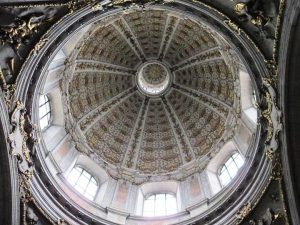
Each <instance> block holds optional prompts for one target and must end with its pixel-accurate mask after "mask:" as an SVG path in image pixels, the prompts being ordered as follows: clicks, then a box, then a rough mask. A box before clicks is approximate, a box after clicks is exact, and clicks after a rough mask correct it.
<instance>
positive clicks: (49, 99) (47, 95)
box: [39, 94, 53, 131]
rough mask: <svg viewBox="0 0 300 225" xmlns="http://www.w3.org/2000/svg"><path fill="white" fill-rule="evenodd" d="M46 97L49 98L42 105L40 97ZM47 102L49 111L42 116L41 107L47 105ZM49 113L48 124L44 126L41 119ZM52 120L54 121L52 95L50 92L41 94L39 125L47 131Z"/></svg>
mask: <svg viewBox="0 0 300 225" xmlns="http://www.w3.org/2000/svg"><path fill="white" fill-rule="evenodd" d="M45 97H46V98H47V101H45V102H44V103H43V104H42V105H40V99H41V98H45ZM46 104H48V105H49V111H48V112H47V113H46V114H45V115H43V116H42V117H40V109H41V107H43V106H45V105H46ZM48 114H50V118H49V120H48V124H47V125H46V126H44V127H43V128H42V126H41V120H42V119H43V118H44V117H46V116H47V115H48ZM52 122H53V112H52V105H51V97H50V96H49V94H43V95H40V98H39V127H40V128H41V130H42V131H45V130H46V129H47V128H49V127H50V126H51V124H52Z"/></svg>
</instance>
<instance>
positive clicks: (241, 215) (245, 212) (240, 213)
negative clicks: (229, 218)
mask: <svg viewBox="0 0 300 225" xmlns="http://www.w3.org/2000/svg"><path fill="white" fill-rule="evenodd" d="M251 211H252V204H251V203H250V202H248V203H246V204H245V205H244V206H243V207H242V208H241V209H240V210H239V211H238V212H237V214H236V218H237V220H238V223H237V224H239V222H241V221H243V220H244V219H245V218H246V217H247V216H248V215H249V213H250V212H251Z"/></svg>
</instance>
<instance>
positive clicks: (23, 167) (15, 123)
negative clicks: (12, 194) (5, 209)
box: [9, 101, 38, 181]
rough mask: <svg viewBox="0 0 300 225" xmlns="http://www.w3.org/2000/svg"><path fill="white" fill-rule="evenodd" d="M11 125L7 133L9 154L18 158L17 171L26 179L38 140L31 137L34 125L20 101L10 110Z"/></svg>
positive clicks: (28, 177) (29, 175)
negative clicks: (10, 129)
mask: <svg viewBox="0 0 300 225" xmlns="http://www.w3.org/2000/svg"><path fill="white" fill-rule="evenodd" d="M11 125H12V131H11V133H10V135H9V143H10V146H11V154H12V155H13V156H16V158H17V159H18V168H19V172H20V173H21V174H22V175H23V176H24V177H25V178H26V180H27V181H28V180H29V179H30V178H31V176H32V165H33V161H32V156H33V155H34V154H35V144H36V143H37V142H38V140H37V139H35V138H34V137H33V131H34V129H35V127H34V125H33V124H32V123H31V121H30V118H29V115H27V114H26V109H25V106H24V104H23V103H22V102H20V101H17V103H16V106H15V108H14V110H13V112H12V115H11Z"/></svg>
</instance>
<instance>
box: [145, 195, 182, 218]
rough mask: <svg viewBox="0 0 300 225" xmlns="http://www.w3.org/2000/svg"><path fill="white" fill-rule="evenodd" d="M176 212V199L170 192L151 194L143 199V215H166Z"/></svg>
mask: <svg viewBox="0 0 300 225" xmlns="http://www.w3.org/2000/svg"><path fill="white" fill-rule="evenodd" d="M176 212H177V201H176V197H175V196H174V195H172V194H166V193H164V194H153V195H150V196H149V197H147V198H145V200H144V207H143V216H166V215H170V214H174V213H176Z"/></svg>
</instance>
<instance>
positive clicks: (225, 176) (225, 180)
mask: <svg viewBox="0 0 300 225" xmlns="http://www.w3.org/2000/svg"><path fill="white" fill-rule="evenodd" d="M220 180H221V183H222V185H223V186H225V185H227V184H228V183H229V182H230V180H231V178H230V176H229V174H228V172H227V171H224V172H223V173H221V174H220Z"/></svg>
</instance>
